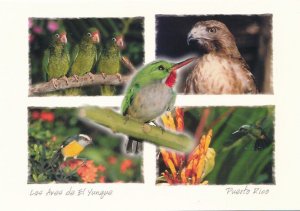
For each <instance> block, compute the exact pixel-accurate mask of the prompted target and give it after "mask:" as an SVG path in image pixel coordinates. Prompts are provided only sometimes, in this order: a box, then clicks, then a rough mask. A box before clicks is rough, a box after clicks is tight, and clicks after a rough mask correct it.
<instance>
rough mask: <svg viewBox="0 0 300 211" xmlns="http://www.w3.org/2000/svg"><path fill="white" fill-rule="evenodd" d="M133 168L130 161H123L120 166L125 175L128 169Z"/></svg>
mask: <svg viewBox="0 0 300 211" xmlns="http://www.w3.org/2000/svg"><path fill="white" fill-rule="evenodd" d="M131 166H132V161H131V160H129V159H126V160H123V162H122V163H121V166H120V170H121V172H122V173H125V172H126V171H127V169H128V168H130V167H131Z"/></svg>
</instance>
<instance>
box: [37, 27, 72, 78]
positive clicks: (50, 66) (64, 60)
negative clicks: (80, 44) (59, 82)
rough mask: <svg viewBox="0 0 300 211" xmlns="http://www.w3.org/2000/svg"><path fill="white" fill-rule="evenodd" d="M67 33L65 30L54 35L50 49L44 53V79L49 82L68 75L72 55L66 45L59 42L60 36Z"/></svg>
mask: <svg viewBox="0 0 300 211" xmlns="http://www.w3.org/2000/svg"><path fill="white" fill-rule="evenodd" d="M62 33H66V32H65V31H64V30H63V29H60V30H58V31H57V32H55V33H54V34H53V35H52V38H51V41H50V45H49V48H48V49H46V50H45V51H44V55H43V59H42V70H43V78H44V79H45V80H46V81H49V80H51V79H53V78H60V77H63V76H65V75H66V74H67V72H68V70H69V68H70V55H69V51H68V48H67V46H66V44H65V43H62V42H60V41H59V38H58V36H59V35H60V34H62Z"/></svg>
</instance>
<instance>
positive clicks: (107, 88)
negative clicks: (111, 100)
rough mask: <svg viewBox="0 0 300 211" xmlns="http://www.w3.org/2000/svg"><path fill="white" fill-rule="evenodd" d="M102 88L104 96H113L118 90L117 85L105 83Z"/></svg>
mask: <svg viewBox="0 0 300 211" xmlns="http://www.w3.org/2000/svg"><path fill="white" fill-rule="evenodd" d="M100 89H101V94H102V95H103V96H113V95H114V94H115V92H116V87H115V86H111V85H103V86H101V87H100Z"/></svg>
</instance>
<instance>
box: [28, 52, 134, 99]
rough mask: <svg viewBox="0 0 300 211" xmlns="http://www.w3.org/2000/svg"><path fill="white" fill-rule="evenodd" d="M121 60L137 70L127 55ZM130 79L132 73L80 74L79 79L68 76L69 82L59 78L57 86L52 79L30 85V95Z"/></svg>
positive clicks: (124, 81)
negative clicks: (118, 74) (91, 75)
mask: <svg viewBox="0 0 300 211" xmlns="http://www.w3.org/2000/svg"><path fill="white" fill-rule="evenodd" d="M121 62H122V64H123V65H124V66H125V67H126V68H127V69H128V70H129V72H130V73H134V72H135V71H136V69H135V67H134V66H133V64H132V63H131V61H130V60H129V59H128V58H127V57H125V56H123V57H122V58H121ZM130 79H131V75H123V76H122V77H121V78H120V77H117V75H106V76H105V77H104V76H103V75H102V74H95V75H94V77H93V78H91V77H90V76H89V75H84V76H79V77H78V81H77V80H76V79H75V78H74V77H69V78H67V80H68V84H67V83H66V81H65V80H64V79H58V80H57V81H56V85H57V87H54V86H53V83H52V82H51V81H49V82H43V83H38V84H34V85H31V86H30V87H29V96H33V95H40V94H44V93H49V92H54V91H58V90H63V89H69V88H78V87H84V86H94V85H114V86H118V85H122V84H126V83H127V82H128V81H129V80H130Z"/></svg>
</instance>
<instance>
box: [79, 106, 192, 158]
mask: <svg viewBox="0 0 300 211" xmlns="http://www.w3.org/2000/svg"><path fill="white" fill-rule="evenodd" d="M79 116H80V117H81V118H87V119H89V120H91V121H94V122H96V123H98V124H101V125H103V126H105V127H108V128H110V129H111V130H112V131H113V132H120V133H124V134H126V135H128V136H132V137H134V138H137V139H142V140H145V141H148V142H150V143H152V144H156V145H159V146H163V147H168V148H171V149H174V150H177V151H183V152H188V151H190V150H191V149H192V146H193V145H194V141H193V139H191V138H190V137H189V136H187V135H185V134H179V133H174V132H170V131H162V129H161V128H160V127H156V126H151V125H148V124H144V123H140V122H138V121H135V120H133V119H128V118H127V117H124V116H122V115H121V114H118V113H117V112H115V111H113V110H112V109H109V108H99V107H84V108H82V109H80V112H79Z"/></svg>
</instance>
